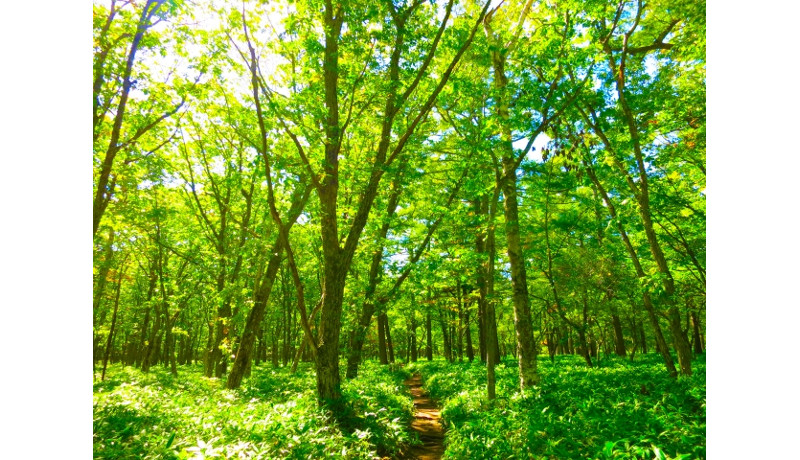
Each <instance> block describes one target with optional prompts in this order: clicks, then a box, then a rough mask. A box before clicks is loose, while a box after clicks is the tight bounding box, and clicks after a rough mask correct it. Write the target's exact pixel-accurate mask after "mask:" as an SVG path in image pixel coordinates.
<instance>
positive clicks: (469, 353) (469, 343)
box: [464, 309, 475, 362]
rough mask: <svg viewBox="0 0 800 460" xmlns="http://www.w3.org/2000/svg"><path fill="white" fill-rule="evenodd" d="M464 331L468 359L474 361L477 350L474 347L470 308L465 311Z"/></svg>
mask: <svg viewBox="0 0 800 460" xmlns="http://www.w3.org/2000/svg"><path fill="white" fill-rule="evenodd" d="M464 333H465V335H466V341H467V359H468V360H469V362H472V361H473V360H474V359H475V350H473V349H472V333H471V332H470V327H469V309H466V310H465V311H464Z"/></svg>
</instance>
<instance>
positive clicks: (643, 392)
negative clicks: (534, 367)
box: [412, 355, 706, 459]
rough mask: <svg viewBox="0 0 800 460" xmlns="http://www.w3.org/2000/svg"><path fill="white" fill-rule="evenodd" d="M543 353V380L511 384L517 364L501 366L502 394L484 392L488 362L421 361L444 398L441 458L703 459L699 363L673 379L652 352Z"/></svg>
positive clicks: (437, 394) (420, 365)
mask: <svg viewBox="0 0 800 460" xmlns="http://www.w3.org/2000/svg"><path fill="white" fill-rule="evenodd" d="M636 361H637V362H630V361H629V360H621V359H615V358H610V359H606V360H604V361H601V362H600V363H599V366H598V367H597V368H596V369H587V368H586V367H585V366H584V365H582V362H581V360H580V358H577V357H567V356H565V357H559V359H556V361H555V363H549V362H546V361H545V362H542V363H541V364H540V369H541V372H542V378H543V381H544V383H543V384H542V385H541V387H539V388H537V389H536V390H534V391H530V392H527V393H520V392H519V391H518V389H517V388H516V382H515V377H516V376H515V371H516V369H515V368H514V367H515V366H514V365H513V363H509V364H512V365H508V366H506V365H500V366H498V367H497V380H498V382H497V384H498V396H497V399H495V400H493V401H487V400H486V398H485V396H484V394H483V391H482V390H483V388H482V387H483V385H485V380H486V379H485V370H484V369H483V368H482V366H478V365H475V364H471V363H455V364H453V363H447V362H444V361H433V362H419V363H416V364H415V365H413V366H412V368H413V369H418V370H419V371H421V372H422V374H423V375H424V376H425V387H426V388H427V389H428V390H429V391H430V392H431V394H432V395H434V396H435V397H437V398H439V400H440V403H441V404H442V407H443V409H442V417H443V418H444V420H445V422H446V425H447V429H448V431H447V441H446V446H447V450H446V451H445V458H454V459H456V458H498V459H511V458H658V459H676V458H683V459H689V458H705V456H706V446H705V429H706V422H705V420H706V415H705V414H706V412H705V409H706V395H705V393H706V385H705V366H704V363H703V362H702V361H698V362H695V363H694V364H695V365H696V366H697V370H698V372H697V373H696V374H695V375H694V376H692V377H691V378H687V379H681V380H678V381H675V380H672V379H670V378H668V377H667V376H665V375H664V374H663V372H661V371H660V368H659V364H658V362H657V361H656V360H655V359H654V356H652V355H651V356H647V357H646V358H643V359H642V360H641V361H639V360H638V359H637V360H636Z"/></svg>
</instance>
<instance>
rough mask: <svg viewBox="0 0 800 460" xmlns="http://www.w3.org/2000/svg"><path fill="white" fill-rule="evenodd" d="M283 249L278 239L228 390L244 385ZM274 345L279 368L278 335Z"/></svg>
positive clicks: (237, 354) (280, 240)
mask: <svg viewBox="0 0 800 460" xmlns="http://www.w3.org/2000/svg"><path fill="white" fill-rule="evenodd" d="M283 249H284V248H283V242H282V239H281V238H280V237H278V238H277V239H276V241H275V243H274V244H273V246H272V251H270V254H271V255H270V258H269V262H267V269H266V271H265V273H264V276H263V278H262V279H261V281H260V282H259V284H258V286H257V289H256V293H255V299H254V302H253V309H252V310H250V313H249V314H248V315H247V322H246V323H245V326H244V331H242V336H241V338H240V339H239V347H238V349H237V350H236V355H235V356H236V357H235V358H234V361H233V366H231V371H230V373H229V374H228V380H227V382H226V387H227V388H230V389H233V388H238V387H239V385H241V383H242V379H243V378H244V373H245V368H247V365H248V364H249V362H250V359H251V358H252V356H251V355H252V352H253V345H254V343H255V339H256V334H257V333H258V330H259V328H260V327H261V321H262V320H263V319H264V312H265V311H266V309H267V303H269V297H270V294H271V293H272V287H273V285H274V284H275V278H276V275H277V274H278V268H280V263H281V254H282V253H283ZM272 345H273V346H272V364H273V366H274V367H277V366H278V349H277V348H278V347H277V337H276V334H274V335H273V342H272Z"/></svg>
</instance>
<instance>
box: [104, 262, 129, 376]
mask: <svg viewBox="0 0 800 460" xmlns="http://www.w3.org/2000/svg"><path fill="white" fill-rule="evenodd" d="M122 265H123V268H122V273H121V274H120V275H119V279H118V280H117V293H116V295H115V296H114V313H113V314H112V316H111V329H110V330H109V331H108V342H107V343H106V353H105V357H104V358H103V373H102V374H101V375H100V381H101V382H102V381H103V380H105V379H106V366H108V356H109V354H110V353H111V346H112V344H113V343H114V329H115V328H116V327H117V310H118V309H119V295H120V291H121V290H122V278H123V277H124V276H125V268H127V267H125V261H123V262H122Z"/></svg>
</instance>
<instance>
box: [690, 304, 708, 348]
mask: <svg viewBox="0 0 800 460" xmlns="http://www.w3.org/2000/svg"><path fill="white" fill-rule="evenodd" d="M691 317H692V336H693V342H694V353H695V354H698V355H699V354H701V353H704V352H705V347H704V346H703V336H702V334H700V320H699V319H698V317H697V312H695V311H692V313H691Z"/></svg>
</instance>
